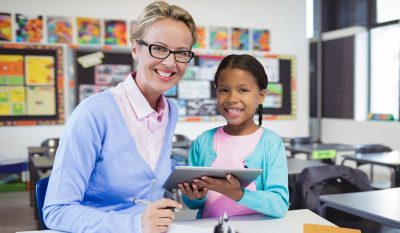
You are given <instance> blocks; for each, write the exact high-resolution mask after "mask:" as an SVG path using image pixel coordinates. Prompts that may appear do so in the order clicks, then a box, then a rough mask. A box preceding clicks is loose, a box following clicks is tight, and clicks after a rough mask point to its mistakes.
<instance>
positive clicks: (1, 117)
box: [0, 43, 64, 125]
mask: <svg viewBox="0 0 400 233" xmlns="http://www.w3.org/2000/svg"><path fill="white" fill-rule="evenodd" d="M63 102H64V96H63V49H62V47H60V46H48V45H28V44H14V43H0V125H49V124H62V123H64V106H63Z"/></svg>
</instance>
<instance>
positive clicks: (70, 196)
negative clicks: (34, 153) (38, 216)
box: [43, 91, 178, 232]
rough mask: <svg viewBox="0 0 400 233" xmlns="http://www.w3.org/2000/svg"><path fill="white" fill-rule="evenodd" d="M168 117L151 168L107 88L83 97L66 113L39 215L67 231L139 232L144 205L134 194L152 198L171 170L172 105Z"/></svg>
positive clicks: (157, 196) (174, 114)
mask: <svg viewBox="0 0 400 233" xmlns="http://www.w3.org/2000/svg"><path fill="white" fill-rule="evenodd" d="M168 106H169V121H168V125H167V129H166V132H165V137H164V144H163V147H162V150H161V155H160V158H159V161H158V163H157V166H156V169H155V171H154V172H153V170H152V169H151V168H150V166H149V165H148V164H147V163H146V162H145V160H144V159H143V158H142V156H141V155H140V154H139V152H138V149H137V147H136V144H135V140H134V138H132V136H131V134H130V132H129V130H128V127H127V125H126V123H125V119H124V117H123V115H122V114H121V112H120V110H119V107H118V106H117V104H116V102H115V100H114V97H113V95H112V93H111V92H110V91H104V92H102V93H99V94H97V95H94V96H92V97H89V98H87V99H85V100H84V101H82V102H81V103H80V104H79V106H78V107H77V108H76V109H75V110H74V112H73V114H72V115H71V116H70V118H69V119H68V122H67V125H66V128H65V130H64V133H63V135H62V137H61V140H60V144H59V147H58V149H57V154H56V157H55V162H54V167H53V170H52V173H51V177H50V181H49V186H48V188H47V193H46V199H45V203H44V207H43V218H44V221H45V223H46V225H47V226H48V227H49V228H51V229H55V230H61V231H67V232H142V225H141V213H142V212H143V210H144V208H145V207H144V206H142V205H138V204H134V203H133V202H132V198H133V197H137V198H142V199H146V200H150V201H152V200H157V199H160V198H162V197H163V194H164V189H163V188H162V185H163V183H164V181H165V180H166V178H167V177H168V175H169V174H170V173H171V159H170V152H171V146H172V137H173V133H174V130H175V126H176V122H177V115H178V113H177V107H176V105H175V104H172V103H171V102H170V101H168Z"/></svg>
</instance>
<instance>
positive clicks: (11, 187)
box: [0, 182, 26, 193]
mask: <svg viewBox="0 0 400 233" xmlns="http://www.w3.org/2000/svg"><path fill="white" fill-rule="evenodd" d="M17 191H26V183H24V182H18V183H8V184H0V193H2V192H17Z"/></svg>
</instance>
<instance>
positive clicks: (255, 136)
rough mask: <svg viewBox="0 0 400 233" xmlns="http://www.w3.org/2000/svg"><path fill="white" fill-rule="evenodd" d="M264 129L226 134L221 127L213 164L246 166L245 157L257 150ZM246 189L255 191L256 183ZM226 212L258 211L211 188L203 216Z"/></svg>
mask: <svg viewBox="0 0 400 233" xmlns="http://www.w3.org/2000/svg"><path fill="white" fill-rule="evenodd" d="M263 130H264V129H263V128H259V129H258V130H257V131H256V132H254V133H252V134H249V135H244V136H232V135H229V134H226V133H225V132H224V130H223V127H221V128H219V129H218V130H217V132H216V133H215V136H214V140H213V147H214V150H215V152H216V153H217V157H216V158H215V160H214V162H213V163H212V164H211V166H212V167H216V168H244V165H245V164H244V159H245V158H246V157H247V156H248V155H250V154H251V153H252V152H253V151H254V150H255V148H256V146H257V143H258V141H259V140H260V138H261V135H262V133H263ZM246 189H248V190H252V191H255V190H256V185H255V183H254V182H252V183H251V184H249V185H248V186H247V187H246ZM224 212H226V213H227V214H228V216H235V215H247V214H255V213H258V212H257V211H254V210H251V209H249V208H247V207H245V206H242V205H240V204H238V203H236V202H235V201H234V200H232V199H230V198H229V197H226V196H224V195H222V194H220V193H218V192H215V191H211V190H209V191H208V194H207V200H206V203H205V204H204V209H203V214H202V217H203V218H212V217H220V216H223V214H224Z"/></svg>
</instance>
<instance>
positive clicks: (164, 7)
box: [131, 1, 197, 46]
mask: <svg viewBox="0 0 400 233" xmlns="http://www.w3.org/2000/svg"><path fill="white" fill-rule="evenodd" d="M164 19H174V20H177V21H180V22H182V23H184V24H185V25H186V26H187V27H188V28H189V30H190V32H191V34H192V38H193V43H192V46H193V45H194V44H195V43H196V42H197V32H196V24H195V23H194V20H193V18H192V16H191V15H190V13H189V12H187V11H186V10H185V9H183V8H181V7H179V6H176V5H169V4H168V3H167V2H165V1H155V2H153V3H151V4H150V5H148V6H146V8H144V10H143V12H142V13H141V15H140V16H139V18H138V20H137V25H136V31H135V32H134V33H132V35H131V42H133V41H135V40H139V39H142V36H143V33H144V31H145V29H146V28H147V27H148V26H150V25H152V24H153V23H155V22H157V21H159V20H164Z"/></svg>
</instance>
